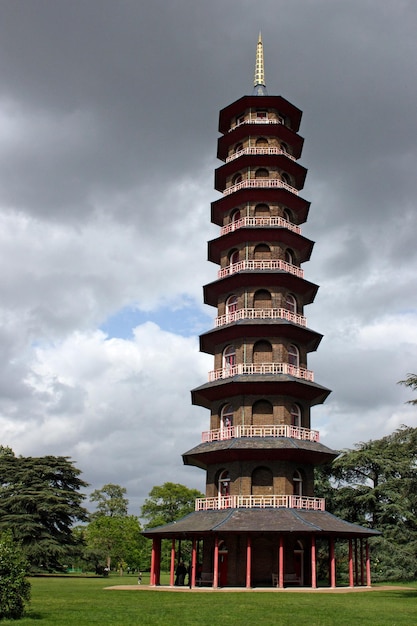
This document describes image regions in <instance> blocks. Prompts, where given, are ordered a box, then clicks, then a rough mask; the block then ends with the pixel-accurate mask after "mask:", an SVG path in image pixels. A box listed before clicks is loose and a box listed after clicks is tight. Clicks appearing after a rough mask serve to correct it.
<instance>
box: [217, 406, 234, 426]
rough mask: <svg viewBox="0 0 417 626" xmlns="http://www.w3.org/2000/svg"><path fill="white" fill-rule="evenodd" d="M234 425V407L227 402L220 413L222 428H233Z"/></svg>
mask: <svg viewBox="0 0 417 626" xmlns="http://www.w3.org/2000/svg"><path fill="white" fill-rule="evenodd" d="M232 426H233V407H232V405H231V404H226V405H225V406H224V407H223V408H222V410H221V415H220V428H221V429H222V430H223V429H224V428H231V427H232Z"/></svg>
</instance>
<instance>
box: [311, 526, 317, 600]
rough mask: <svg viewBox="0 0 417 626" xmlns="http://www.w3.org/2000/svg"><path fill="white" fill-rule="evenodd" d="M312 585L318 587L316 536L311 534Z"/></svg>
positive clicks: (314, 587)
mask: <svg viewBox="0 0 417 626" xmlns="http://www.w3.org/2000/svg"><path fill="white" fill-rule="evenodd" d="M311 587H312V588H313V589H317V566H316V536H315V535H311Z"/></svg>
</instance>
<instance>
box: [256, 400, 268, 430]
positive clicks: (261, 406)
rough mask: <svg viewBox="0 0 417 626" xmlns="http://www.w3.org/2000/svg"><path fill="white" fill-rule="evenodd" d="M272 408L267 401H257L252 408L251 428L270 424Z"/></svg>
mask: <svg viewBox="0 0 417 626" xmlns="http://www.w3.org/2000/svg"><path fill="white" fill-rule="evenodd" d="M272 416H273V407H272V404H271V403H270V402H268V400H258V401H257V402H255V403H254V404H253V406H252V426H268V425H270V424H272Z"/></svg>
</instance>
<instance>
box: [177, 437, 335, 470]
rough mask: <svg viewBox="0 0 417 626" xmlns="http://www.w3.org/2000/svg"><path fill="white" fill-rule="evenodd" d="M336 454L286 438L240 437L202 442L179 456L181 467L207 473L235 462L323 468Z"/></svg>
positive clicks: (318, 444) (333, 451) (312, 444)
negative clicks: (274, 462)
mask: <svg viewBox="0 0 417 626" xmlns="http://www.w3.org/2000/svg"><path fill="white" fill-rule="evenodd" d="M338 454H339V453H338V452H336V451H335V450H331V449H330V448H327V447H326V446H323V445H322V444H321V443H316V442H313V441H301V440H298V439H289V438H287V437H241V438H238V439H228V440H226V441H213V442H211V443H201V444H200V445H198V446H196V447H195V448H192V449H191V450H188V452H185V453H184V454H183V455H182V458H183V462H184V465H193V466H195V467H199V468H201V469H204V470H206V469H207V467H208V466H209V465H213V464H215V463H225V462H227V463H233V462H235V461H238V462H245V461H287V462H290V461H293V462H296V463H303V464H312V465H322V464H324V463H330V462H331V461H333V460H334V459H335V458H336V457H337V456H338Z"/></svg>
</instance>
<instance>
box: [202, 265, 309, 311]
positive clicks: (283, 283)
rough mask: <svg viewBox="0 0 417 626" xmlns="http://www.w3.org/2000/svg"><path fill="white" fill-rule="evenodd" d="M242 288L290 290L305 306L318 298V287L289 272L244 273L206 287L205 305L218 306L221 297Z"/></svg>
mask: <svg viewBox="0 0 417 626" xmlns="http://www.w3.org/2000/svg"><path fill="white" fill-rule="evenodd" d="M241 288H247V289H251V288H255V289H259V288H265V289H267V288H271V289H278V288H282V289H288V290H289V291H292V292H293V293H295V294H297V295H300V296H302V298H303V302H304V304H311V302H313V300H314V298H315V297H316V294H317V291H318V289H319V288H318V285H315V284H314V283H310V282H308V281H307V280H305V279H304V278H299V277H298V276H294V274H290V273H288V272H279V271H269V270H268V271H265V270H259V272H258V271H243V272H236V273H235V274H229V275H227V276H225V277H224V278H220V279H219V280H216V281H214V282H212V283H209V284H208V285H204V287H203V292H204V303H205V304H208V305H210V306H217V304H218V301H219V298H220V296H222V295H224V294H228V293H229V294H231V293H234V292H235V291H236V290H237V289H241Z"/></svg>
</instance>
